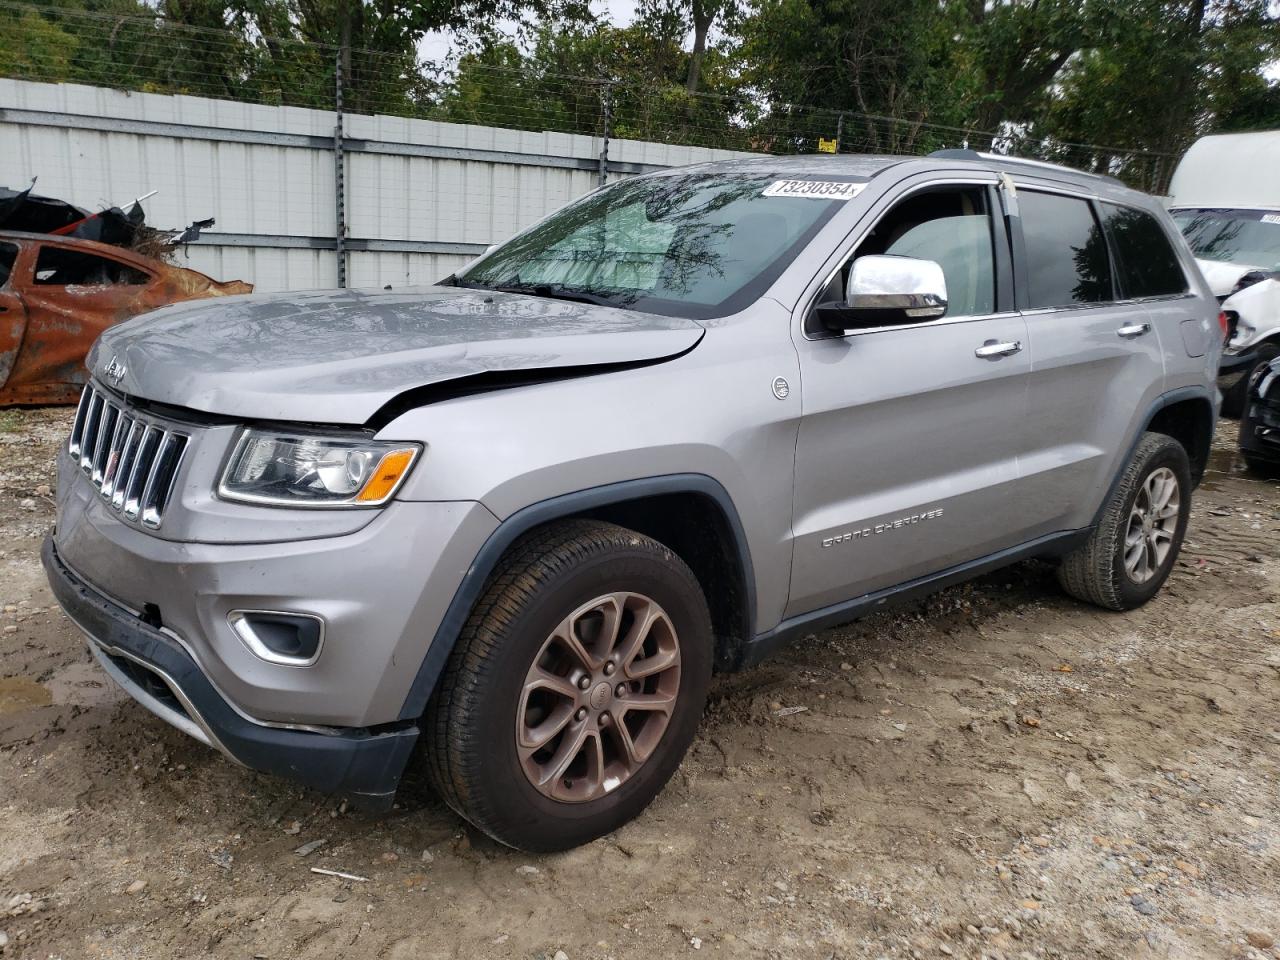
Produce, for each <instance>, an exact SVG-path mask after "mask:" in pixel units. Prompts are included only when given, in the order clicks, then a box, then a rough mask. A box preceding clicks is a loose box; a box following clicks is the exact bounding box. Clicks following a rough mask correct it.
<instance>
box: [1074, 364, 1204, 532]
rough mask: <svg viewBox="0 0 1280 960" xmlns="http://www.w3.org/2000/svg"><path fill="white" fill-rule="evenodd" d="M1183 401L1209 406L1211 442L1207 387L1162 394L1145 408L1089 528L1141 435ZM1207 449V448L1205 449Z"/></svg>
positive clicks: (1100, 512)
mask: <svg viewBox="0 0 1280 960" xmlns="http://www.w3.org/2000/svg"><path fill="white" fill-rule="evenodd" d="M1184 400H1203V401H1204V402H1205V403H1207V404H1208V405H1209V441H1210V443H1212V441H1213V431H1214V429H1215V428H1216V427H1217V423H1218V404H1217V401H1216V400H1215V398H1214V397H1213V395H1212V394H1211V393H1210V392H1209V388H1208V387H1200V386H1194V387H1179V388H1178V389H1176V390H1170V391H1169V392H1168V393H1162V394H1160V396H1158V397H1156V398H1155V400H1153V401H1152V402H1151V405H1150V406H1149V407H1148V408H1147V415H1146V416H1145V417H1143V418H1142V421H1141V423H1142V425H1141V426H1140V427H1138V429H1137V431H1136V432H1135V433H1134V435H1133V436H1132V437H1131V438H1130V440H1129V447H1128V449H1127V450H1125V454H1124V457H1123V458H1122V459H1121V460H1120V464H1119V466H1118V467H1117V468H1116V472H1115V476H1114V477H1112V478H1111V483H1109V484H1108V485H1107V492H1106V495H1105V496H1104V497H1103V498H1102V502H1101V503H1100V504H1098V510H1097V512H1096V513H1094V515H1093V521H1092V522H1091V523H1090V524H1089V527H1090V528H1093V527H1096V526H1097V525H1098V523H1099V521H1101V520H1102V514H1103V513H1104V512H1105V511H1106V509H1107V504H1109V503H1110V502H1111V497H1112V496H1113V495H1114V494H1115V492H1116V488H1117V487H1118V486H1120V480H1121V479H1122V478H1123V477H1124V471H1125V469H1126V468H1127V467H1128V466H1129V461H1130V460H1132V459H1133V452H1134V450H1136V449H1137V448H1138V443H1139V441H1141V440H1142V435H1143V434H1144V433H1146V432H1147V431H1148V430H1149V429H1150V428H1151V424H1152V422H1153V421H1154V420H1155V418H1156V414H1158V413H1159V412H1160V411H1161V410H1163V409H1164V408H1165V407H1170V406H1172V405H1173V404H1175V403H1181V402H1182V401H1184ZM1206 449H1207V448H1206ZM1194 480H1195V485H1198V484H1199V477H1195V478H1194Z"/></svg>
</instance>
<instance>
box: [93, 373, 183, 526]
mask: <svg viewBox="0 0 1280 960" xmlns="http://www.w3.org/2000/svg"><path fill="white" fill-rule="evenodd" d="M190 441H191V438H190V437H189V436H188V435H187V434H185V433H179V432H178V431H176V430H173V429H171V428H169V427H168V426H165V425H164V424H160V423H156V422H152V421H150V420H146V419H143V418H142V417H140V416H139V415H138V414H137V413H136V412H135V411H133V410H132V409H130V408H129V406H128V405H127V404H124V403H122V402H120V401H119V400H117V399H115V398H114V397H112V396H111V395H109V394H107V393H106V392H104V391H102V390H99V389H97V388H95V387H94V386H93V384H90V385H89V386H87V387H85V388H84V393H83V394H82V395H81V397H80V406H79V407H77V408H76V418H75V422H74V423H73V424H72V427H71V443H70V446H69V447H68V450H69V452H70V454H71V456H72V457H73V458H74V459H76V460H78V461H79V463H80V470H81V472H83V473H84V475H85V476H87V477H88V478H89V481H90V483H92V484H93V485H94V486H95V487H97V489H98V493H99V494H100V495H101V496H102V499H103V500H104V501H106V503H107V504H108V505H109V506H110V507H111V509H112V510H114V511H116V512H117V513H119V514H120V515H121V516H123V517H124V518H125V519H126V520H130V521H133V522H135V523H141V524H142V525H143V526H144V527H150V528H152V529H155V528H156V527H158V526H160V521H161V520H162V519H163V518H164V509H165V507H166V506H167V505H168V503H169V497H170V496H171V495H172V494H173V487H174V481H175V480H176V479H177V476H178V467H179V466H180V465H181V463H182V455H183V454H184V453H186V450H187V445H188V444H189V443H190Z"/></svg>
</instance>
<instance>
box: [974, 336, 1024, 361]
mask: <svg viewBox="0 0 1280 960" xmlns="http://www.w3.org/2000/svg"><path fill="white" fill-rule="evenodd" d="M1021 349H1022V341H1021V340H1006V341H1005V342H1004V343H999V342H997V341H995V340H988V341H987V342H986V343H984V344H983V345H982V346H980V347H979V348H978V349H977V350H975V351H973V355H974V356H975V357H981V358H982V359H984V360H991V359H993V358H999V357H1011V356H1013V355H1014V354H1015V353H1017V352H1018V351H1019V350H1021Z"/></svg>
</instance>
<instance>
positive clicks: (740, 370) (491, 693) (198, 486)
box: [44, 152, 1222, 850]
mask: <svg viewBox="0 0 1280 960" xmlns="http://www.w3.org/2000/svg"><path fill="white" fill-rule="evenodd" d="M1217 313H1218V307H1217V303H1216V301H1215V300H1214V298H1213V296H1212V295H1211V294H1210V291H1209V290H1208V289H1207V287H1206V285H1205V283H1204V281H1203V279H1202V278H1201V275H1200V273H1199V272H1198V270H1197V269H1196V266H1195V262H1194V261H1193V259H1192V258H1191V255H1190V253H1189V252H1188V250H1187V248H1186V246H1185V244H1184V242H1183V241H1182V239H1181V237H1180V236H1179V234H1178V231H1177V230H1176V228H1175V227H1174V226H1173V224H1172V222H1171V221H1170V220H1169V217H1168V216H1167V215H1166V214H1165V213H1164V212H1163V211H1162V210H1161V208H1160V206H1159V205H1158V204H1157V203H1155V202H1154V201H1152V200H1151V199H1150V198H1148V197H1146V196H1144V195H1142V194H1139V193H1135V192H1134V191H1132V190H1129V189H1126V188H1125V187H1124V186H1122V185H1121V184H1119V183H1118V182H1115V181H1112V180H1109V179H1106V178H1100V177H1093V176H1087V175H1084V174H1080V173H1076V172H1073V171H1070V170H1066V169H1061V168H1057V167H1052V166H1047V165H1040V164H1033V163H1027V162H1016V161H1011V160H1004V159H999V158H995V157H987V156H980V155H978V154H974V153H969V152H957V153H948V154H936V155H934V156H932V157H927V158H915V159H907V158H899V157H838V158H830V159H818V158H809V157H805V158H795V159H777V158H768V159H751V160H742V161H733V162H726V163H716V164H710V165H705V166H699V167H690V168H686V169H681V170H673V171H669V172H664V173H661V174H656V175H653V176H645V177H637V178H635V179H631V180H626V181H623V182H620V183H615V184H613V185H610V186H608V187H605V188H603V189H600V190H598V191H596V192H594V193H592V194H590V195H588V196H586V197H584V198H582V199H581V200H579V201H577V202H575V203H573V204H571V205H569V206H567V207H565V208H564V209H563V210H561V211H559V212H558V213H555V214H553V215H552V216H550V217H548V218H547V219H545V220H543V221H542V222H540V223H538V224H536V225H535V226H533V227H532V228H530V229H528V230H526V231H525V232H524V233H522V234H520V235H519V236H517V237H516V238H515V239H513V240H511V241H510V242H508V243H506V244H503V245H502V246H500V247H498V248H496V249H494V250H492V251H491V252H489V253H488V254H486V255H485V256H484V257H482V258H481V259H480V260H478V261H476V262H475V263H473V264H472V265H471V266H469V267H467V268H466V269H465V270H463V271H461V272H460V273H459V274H457V275H456V276H452V277H449V278H447V279H445V280H444V281H442V282H441V283H440V284H438V285H436V286H433V287H426V288H422V289H416V290H405V291H393V292H383V291H377V292H361V291H350V290H343V291H324V292H315V293H304V294H287V295H255V296H247V297H235V298H228V299H224V300H218V301H197V302H194V303H186V304H180V305H176V306H172V307H168V308H165V309H162V310H159V311H156V312H154V313H151V314H149V315H147V316H145V317H142V318H139V319H136V320H133V321H130V322H128V323H125V324H123V325H121V326H119V327H115V328H113V329H111V330H109V331H108V332H107V333H106V334H104V335H103V337H102V338H101V340H100V341H99V342H98V344H97V345H96V347H95V349H94V351H93V353H92V354H91V356H90V359H89V368H90V370H91V371H92V377H93V379H92V382H91V385H90V386H89V387H88V389H86V391H85V393H84V398H83V400H82V401H81V403H80V407H79V410H78V412H77V414H76V418H75V426H74V429H73V432H72V435H71V438H70V441H69V443H68V445H67V446H66V448H65V450H64V451H63V453H62V454H61V457H60V478H59V483H58V521H57V528H56V532H55V533H54V535H53V536H52V537H51V538H50V540H49V541H48V543H47V544H46V546H45V550H44V560H45V564H46V567H47V569H48V574H49V578H50V581H51V583H52V585H53V589H54V591H55V593H56V595H57V597H58V599H59V601H60V602H61V604H62V606H63V608H64V609H65V610H66V612H67V613H68V614H69V616H70V617H71V618H72V619H73V620H74V621H75V622H76V623H77V624H78V625H79V626H80V627H81V628H82V629H83V631H84V632H85V634H86V635H87V636H88V638H89V647H90V649H91V650H92V652H93V654H94V656H96V657H97V659H98V661H99V662H100V663H101V665H102V667H103V669H104V670H105V671H106V672H107V673H108V674H110V675H111V676H112V677H113V678H114V679H115V680H116V681H117V682H118V683H119V684H120V685H121V686H122V687H124V688H125V689H126V690H127V691H128V692H129V693H130V694H132V695H133V696H134V697H135V698H136V699H137V700H139V701H140V702H141V703H142V704H143V705H145V706H146V707H147V708H149V709H150V710H152V711H153V712H155V713H156V714H158V715H159V716H160V717H162V718H164V719H165V720H167V721H169V722H170V723H172V724H174V725H175V726H177V727H179V728H181V729H183V730H185V731H186V732H187V733H189V734H191V735H192V736H193V737H195V738H197V739H199V740H201V741H203V742H205V743H207V744H209V745H210V746H212V747H214V748H216V749H218V750H220V751H222V752H223V753H224V754H226V755H227V756H228V757H229V758H231V759H232V760H234V761H236V762H238V763H242V764H244V765H246V766H248V767H252V768H256V769H259V770H266V771H271V772H275V773H280V774H284V775H287V776H290V777H293V778H295V779H297V780H299V781H301V782H303V783H306V784H309V785H311V786H313V787H316V788H318V789H321V790H325V791H334V792H342V793H345V794H348V795H353V796H355V797H357V798H359V799H360V800H363V801H364V802H365V803H366V804H367V805H368V806H372V807H375V808H376V807H379V806H381V807H385V806H387V805H389V804H390V802H391V799H392V797H393V795H394V792H395V790H396V787H397V785H398V783H399V782H400V779H401V776H402V774H403V773H404V772H405V769H406V766H407V765H410V764H413V765H420V766H421V767H422V768H424V769H425V772H426V773H427V775H428V776H429V778H430V780H431V781H433V782H434V784H435V786H436V788H437V789H438V790H439V792H440V793H441V794H442V796H443V797H444V799H445V800H446V801H447V802H448V803H449V804H450V806H452V807H453V808H454V809H455V810H456V811H458V813H459V814H461V815H462V816H463V817H465V818H466V819H467V820H469V821H471V823H473V824H475V825H476V826H477V827H479V828H480V829H481V830H484V831H485V832H486V833H488V834H490V835H491V836H493V837H496V838H497V839H498V840H500V841H502V842H504V843H507V844H511V845H513V846H517V847H522V848H525V849H530V850H557V849H564V848H567V847H570V846H573V845H575V844H580V843H583V842H585V841H588V840H590V839H592V838H594V837H598V836H600V835H602V834H604V833H606V832H607V831H610V830H613V829H615V828H616V827H618V826H619V825H621V824H623V823H625V822H626V821H627V820H629V819H630V818H632V817H634V816H636V815H637V814H638V813H640V811H642V810H643V809H644V807H645V806H646V805H647V804H648V803H649V802H650V801H651V800H652V799H653V798H654V797H655V796H656V795H657V794H658V792H659V791H660V790H661V789H662V787H663V785H664V784H665V783H666V781H667V780H668V778H669V777H670V776H671V775H672V773H673V772H674V770H675V769H676V767H677V766H678V764H679V763H680V760H681V758H682V756H683V755H684V753H685V750H686V749H687V748H688V746H689V744H690V742H691V740H692V739H693V736H694V733H695V731H696V728H697V726H698V720H699V715H700V714H701V712H702V709H703V704H704V702H705V700H706V696H707V689H708V685H709V683H710V681H711V675H712V672H713V670H716V669H721V670H736V669H741V668H743V667H746V666H750V665H752V664H755V663H757V662H759V661H760V660H761V659H762V658H763V657H765V656H767V655H769V654H770V653H772V652H773V651H775V650H777V649H778V648H779V647H781V646H782V645H783V644H784V643H785V641H787V640H788V639H789V638H792V637H795V636H797V635H803V634H807V633H810V632H812V631H814V630H817V629H820V628H822V627H826V626H830V625H833V624H837V623H841V622H845V621H848V620H851V619H854V618H856V617H857V616H859V615H861V614H864V613H867V612H870V611H876V610H881V609H883V608H884V607H885V605H886V604H887V603H888V602H889V601H893V600H899V599H903V598H910V597H914V596H918V595H920V594H922V593H925V592H928V591H933V590H937V589H939V588H941V587H944V586H946V585H948V584H952V583H955V582H957V581H960V580H963V579H966V578H969V577H972V576H974V575H975V574H978V573H981V572H983V571H986V570H990V569H992V568H994V567H998V566H1000V565H1003V564H1008V563H1012V562H1014V561H1016V560H1020V559H1023V558H1027V557H1041V558H1053V559H1055V560H1056V561H1058V562H1059V563H1060V570H1061V575H1060V576H1061V581H1062V584H1063V586H1064V587H1065V589H1066V590H1067V592H1068V593H1070V594H1072V595H1073V596H1075V597H1078V598H1081V599H1083V600H1086V601H1088V602H1091V603H1093V604H1097V605H1099V606H1102V607H1105V608H1108V609H1111V610H1126V609H1129V608H1132V607H1135V606H1137V605H1139V604H1141V603H1144V602H1145V601H1146V600H1148V599H1150V598H1151V596H1152V595H1153V594H1155V592H1156V591H1157V590H1158V589H1159V588H1160V585H1161V584H1162V583H1163V581H1164V579H1165V577H1166V576H1167V575H1168V573H1169V569H1170V567H1171V566H1172V564H1173V563H1174V560H1175V558H1176V556H1177V554H1178V548H1179V546H1180V544H1181V542H1182V538H1183V532H1184V529H1185V527H1186V523H1187V515H1188V511H1189V506H1190V498H1191V491H1192V488H1193V487H1194V486H1195V485H1196V483H1197V482H1198V480H1199V478H1200V476H1201V474H1202V472H1203V471H1204V468H1205V460H1206V456H1207V453H1208V450H1209V442H1210V437H1211V435H1212V433H1213V428H1214V420H1215V416H1216V405H1217V392H1216V388H1215V375H1216V373H1217V368H1218V359H1219V354H1220V352H1221V342H1222V338H1221V331H1220V328H1219V326H1218V323H1217V320H1216V316H1217Z"/></svg>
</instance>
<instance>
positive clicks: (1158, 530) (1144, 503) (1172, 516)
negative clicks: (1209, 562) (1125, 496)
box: [1124, 467, 1182, 583]
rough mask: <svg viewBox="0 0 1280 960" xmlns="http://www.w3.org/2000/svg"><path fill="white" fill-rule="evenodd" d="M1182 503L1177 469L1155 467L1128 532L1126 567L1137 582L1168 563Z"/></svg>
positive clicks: (1135, 505) (1131, 516) (1136, 502)
mask: <svg viewBox="0 0 1280 960" xmlns="http://www.w3.org/2000/svg"><path fill="white" fill-rule="evenodd" d="M1181 505H1182V496H1181V491H1180V490H1179V488H1178V478H1177V476H1175V475H1174V472H1173V471H1172V470H1170V469H1169V468H1168V467H1160V468H1158V469H1156V470H1153V471H1151V473H1150V474H1149V475H1148V476H1147V479H1146V480H1145V481H1144V482H1143V484H1142V487H1141V488H1140V489H1139V490H1138V496H1137V497H1136V498H1135V499H1134V502H1133V509H1132V510H1131V511H1130V512H1129V525H1128V528H1127V529H1126V530H1125V535H1124V569H1125V573H1127V574H1128V576H1129V579H1130V580H1132V581H1133V582H1134V583H1146V582H1147V581H1148V580H1150V579H1151V578H1152V577H1154V576H1155V575H1156V574H1157V573H1158V572H1159V571H1160V569H1161V568H1162V567H1163V566H1164V562H1165V560H1166V559H1167V558H1168V556H1169V551H1170V550H1171V549H1172V548H1173V537H1174V533H1175V531H1176V529H1177V526H1178V514H1179V511H1180V508H1181Z"/></svg>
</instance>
